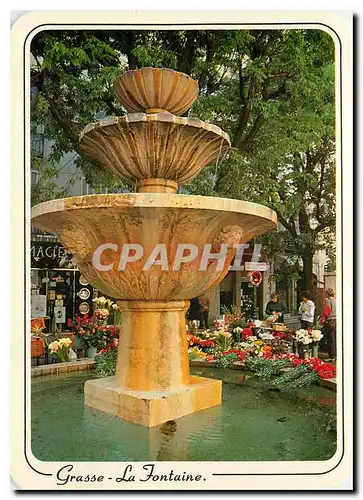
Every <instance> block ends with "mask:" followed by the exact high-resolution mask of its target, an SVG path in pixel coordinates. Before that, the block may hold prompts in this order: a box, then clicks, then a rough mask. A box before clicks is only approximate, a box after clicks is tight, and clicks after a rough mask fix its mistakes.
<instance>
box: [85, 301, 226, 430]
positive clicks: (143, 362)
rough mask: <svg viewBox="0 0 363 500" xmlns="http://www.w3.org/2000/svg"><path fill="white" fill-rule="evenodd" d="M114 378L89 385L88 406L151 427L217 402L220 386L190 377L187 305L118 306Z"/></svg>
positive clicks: (128, 303)
mask: <svg viewBox="0 0 363 500" xmlns="http://www.w3.org/2000/svg"><path fill="white" fill-rule="evenodd" d="M119 306H120V309H121V310H122V314H123V318H122V319H123V320H122V333H121V337H120V341H119V348H118V356H117V367H116V376H115V377H108V378H106V379H100V380H90V381H88V382H86V386H85V402H86V405H87V406H91V407H93V408H97V409H98V410H102V411H105V412H108V413H112V414H113V415H117V416H118V417H121V418H124V419H125V420H131V421H132V422H135V423H138V424H142V425H146V426H148V427H153V426H155V425H159V424H161V423H163V422H165V421H166V420H174V419H176V418H179V417H182V416H184V415H188V414H190V413H194V412H195V411H199V410H203V409H205V408H210V407H211V406H216V405H219V404H220V403H221V397H222V382H221V381H219V380H211V379H207V378H203V377H194V376H190V373H189V360H188V351H187V339H186V325H185V313H186V310H187V308H188V306H189V302H188V301H170V302H167V301H153V302H151V301H148V302H146V301H145V302H143V301H120V302H119Z"/></svg>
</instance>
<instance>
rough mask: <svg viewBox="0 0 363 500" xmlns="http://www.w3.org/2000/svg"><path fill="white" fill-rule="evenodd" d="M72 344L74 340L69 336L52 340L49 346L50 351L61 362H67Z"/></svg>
mask: <svg viewBox="0 0 363 500" xmlns="http://www.w3.org/2000/svg"><path fill="white" fill-rule="evenodd" d="M71 344H72V340H71V339H69V338H62V339H59V340H55V341H54V342H51V343H50V344H49V346H48V348H49V351H50V353H51V354H53V355H54V356H55V357H56V358H58V360H59V361H60V363H65V362H67V361H69V349H70V346H71Z"/></svg>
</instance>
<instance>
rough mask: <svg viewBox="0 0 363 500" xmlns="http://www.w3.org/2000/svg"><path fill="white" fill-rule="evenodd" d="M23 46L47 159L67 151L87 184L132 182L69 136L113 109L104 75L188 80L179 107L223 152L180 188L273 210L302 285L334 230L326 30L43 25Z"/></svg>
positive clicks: (330, 53)
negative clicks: (163, 70) (28, 53)
mask: <svg viewBox="0 0 363 500" xmlns="http://www.w3.org/2000/svg"><path fill="white" fill-rule="evenodd" d="M31 50H32V54H33V56H34V59H35V60H36V61H37V65H36V68H34V70H33V71H34V78H33V82H35V83H34V86H35V87H36V88H37V89H38V92H37V95H36V97H35V99H34V102H35V104H34V107H33V117H34V120H35V121H41V122H42V123H44V124H45V130H46V134H47V137H50V138H51V139H52V140H54V146H53V150H52V155H51V156H52V159H53V160H56V159H57V158H59V157H60V156H61V155H62V154H63V153H64V152H66V151H70V150H74V151H76V152H77V153H78V155H79V157H78V160H77V161H78V164H79V166H80V167H81V168H82V170H83V172H84V174H85V176H86V180H87V182H89V183H90V184H93V185H95V184H97V183H98V185H99V184H103V185H104V186H107V187H108V188H109V191H112V190H124V189H132V186H127V185H125V183H124V182H122V181H119V180H118V179H115V178H114V177H113V176H112V174H109V173H108V172H106V171H105V169H104V167H103V166H102V165H100V164H97V163H96V162H95V160H94V158H90V157H89V156H88V155H87V153H86V152H85V151H83V150H82V146H81V145H80V144H79V142H78V137H79V133H80V131H81V129H82V128H83V127H84V126H85V125H86V124H87V123H89V122H92V121H95V119H97V118H99V117H100V116H101V115H105V114H111V115H122V114H124V110H123V109H122V107H121V106H119V105H118V104H117V102H116V101H115V99H114V97H113V94H112V88H111V81H112V79H113V78H115V77H116V76H118V75H120V74H122V72H123V71H125V70H126V69H135V68H139V67H143V66H156V67H160V66H166V67H170V68H173V69H176V70H179V71H183V72H185V73H188V74H190V75H191V76H192V77H193V78H196V79H197V80H198V83H199V87H200V99H199V100H198V101H197V102H196V103H195V104H194V106H193V107H192V109H191V110H190V111H189V114H192V115H196V116H198V117H199V118H201V119H204V120H206V121H211V122H213V123H215V124H216V125H219V126H220V127H221V128H222V129H224V130H226V131H227V132H228V133H229V134H230V136H231V140H232V146H233V150H232V151H231V153H230V154H228V155H227V156H226V157H225V158H219V159H218V160H217V162H216V164H214V165H211V166H209V167H207V168H205V169H204V170H203V171H202V173H201V175H200V176H199V177H198V178H197V179H196V180H195V181H194V182H193V183H191V184H189V185H186V186H184V187H183V188H182V190H183V191H184V192H185V191H187V192H190V193H195V194H207V195H212V196H225V197H233V198H242V199H247V200H251V201H256V202H259V203H265V204H267V205H269V206H271V208H274V209H275V210H276V211H277V212H278V215H279V220H280V223H281V226H282V228H283V230H282V231H281V234H280V235H279V237H280V241H285V240H286V245H287V246H286V247H285V248H290V247H291V250H289V251H291V253H293V254H294V255H297V256H299V257H301V258H302V260H303V264H304V277H305V284H306V287H307V288H310V286H311V280H312V255H313V252H314V251H315V249H316V248H318V247H319V245H324V239H323V238H322V235H323V234H324V231H330V232H332V231H333V228H334V162H333V160H334V158H333V154H334V103H333V101H334V95H333V81H334V73H333V70H334V68H333V57H334V45H333V41H332V40H331V38H330V37H329V35H327V34H326V33H324V32H322V31H319V30H243V31H242V30H240V31H238V30H229V31H219V30H216V31H204V30H201V31H196V30H188V31H185V30H183V31H173V30H167V31H127V30H115V31H93V32H92V31H78V30H75V31H46V32H42V33H40V34H38V35H37V36H36V37H35V38H34V39H33V41H32V46H31ZM39 82H40V83H39ZM281 236H282V238H281ZM271 238H273V236H271ZM285 251H286V249H285Z"/></svg>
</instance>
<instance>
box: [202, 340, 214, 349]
mask: <svg viewBox="0 0 363 500" xmlns="http://www.w3.org/2000/svg"><path fill="white" fill-rule="evenodd" d="M199 345H200V346H201V347H214V342H213V340H210V339H206V340H199Z"/></svg>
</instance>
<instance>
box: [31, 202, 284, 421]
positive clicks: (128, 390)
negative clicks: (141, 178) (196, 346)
mask: <svg viewBox="0 0 363 500" xmlns="http://www.w3.org/2000/svg"><path fill="white" fill-rule="evenodd" d="M32 224H34V225H35V226H37V227H39V228H40V229H43V230H45V231H48V232H51V233H54V234H57V235H58V237H59V239H60V241H61V242H62V244H63V245H64V246H65V247H66V248H68V249H69V250H70V251H71V252H72V254H73V255H74V256H75V258H76V260H77V264H78V267H79V269H80V271H81V272H82V274H83V275H84V276H85V277H86V278H87V279H88V280H89V281H90V282H91V283H92V284H93V285H94V286H96V287H97V288H98V289H99V290H101V291H102V292H103V293H105V294H107V295H109V296H111V297H114V298H115V299H118V300H119V305H120V308H121V310H122V311H123V324H122V333H121V337H120V342H119V348H118V360H117V370H116V376H115V377H109V378H106V379H99V380H90V381H88V382H87V383H86V385H85V401H86V404H87V405H89V406H92V407H95V408H97V409H100V410H103V411H106V412H108V413H112V414H115V415H118V416H119V417H121V418H124V419H126V420H131V421H133V422H137V423H140V424H142V425H146V426H149V427H152V426H155V425H158V424H160V423H163V422H165V421H167V420H172V419H175V418H178V417H181V416H184V415H188V414H190V413H193V412H194V411H199V410H202V409H205V408H208V407H211V406H215V405H218V404H220V402H221V391H222V383H221V381H218V380H210V379H207V378H204V377H193V376H190V373H189V363H188V351H187V340H186V325H185V312H186V309H187V308H188V300H189V299H190V298H192V297H195V296H198V295H200V294H201V293H203V292H204V291H205V290H206V289H208V288H209V287H211V286H212V285H214V284H217V283H219V282H220V281H221V280H222V279H223V277H224V276H225V275H226V274H227V272H228V268H229V266H230V264H231V261H232V259H233V257H234V256H235V253H236V247H235V246H234V245H238V244H243V243H246V242H247V241H249V240H251V239H252V238H253V237H255V236H257V235H258V234H262V233H265V232H267V231H269V230H272V229H274V228H275V227H276V224H277V216H276V214H275V213H274V212H273V211H272V210H271V209H269V208H266V207H264V206H261V205H257V204H254V203H249V202H245V201H238V200H231V199H221V198H214V197H204V196H203V197H202V196H188V195H176V194H172V195H170V194H164V193H133V194H124V195H119V194H117V195H89V196H81V197H71V198H64V199H60V200H53V201H50V202H46V203H42V204H40V205H37V206H36V207H34V208H33V210H32ZM180 244H181V245H184V249H183V254H182V257H184V261H183V259H182V260H181V261H180V266H179V268H178V266H177V265H175V260H176V257H177V256H178V255H179V258H180V257H181V255H180ZM101 245H103V247H100V246H101ZM125 245H137V246H138V247H141V248H142V249H143V254H142V255H140V256H139V258H137V259H136V258H135V259H134V260H132V254H130V253H129V252H128V251H127V254H125V253H123V252H124V248H125ZM100 248H101V249H102V251H101V252H98V254H97V255H98V257H97V258H98V261H97V259H96V261H97V265H95V262H96V261H95V252H96V253H97V249H98V250H99V249H100ZM155 248H156V249H157V250H155ZM188 248H189V249H190V248H191V249H192V250H191V251H194V252H195V251H196V256H195V258H194V259H190V260H188ZM205 248H207V254H205V253H203V252H205ZM223 248H224V250H223ZM178 249H179V250H178ZM158 250H160V252H159V253H157V252H158ZM184 250H185V253H184ZM153 252H154V253H153ZM178 252H179V254H178ZM208 252H209V254H208ZM213 254H214V257H213ZM217 254H218V255H219V256H221V255H222V257H221V258H219V257H218V255H217ZM125 255H126V257H127V258H128V259H129V261H127V262H125ZM150 255H151V256H153V259H151V260H154V263H153V264H152V265H151V266H149V267H148V263H149V264H150ZM203 255H204V257H205V255H207V256H208V255H209V256H210V257H211V258H210V259H208V260H207V261H205V259H204V267H203ZM216 255H217V256H216ZM136 257H137V256H136ZM163 257H166V259H163ZM217 257H218V258H217ZM123 258H124V260H122V259H123ZM126 260H127V259H126ZM120 263H121V264H120ZM122 263H123V264H125V265H124V266H123V265H122ZM98 264H100V265H101V266H98Z"/></svg>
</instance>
